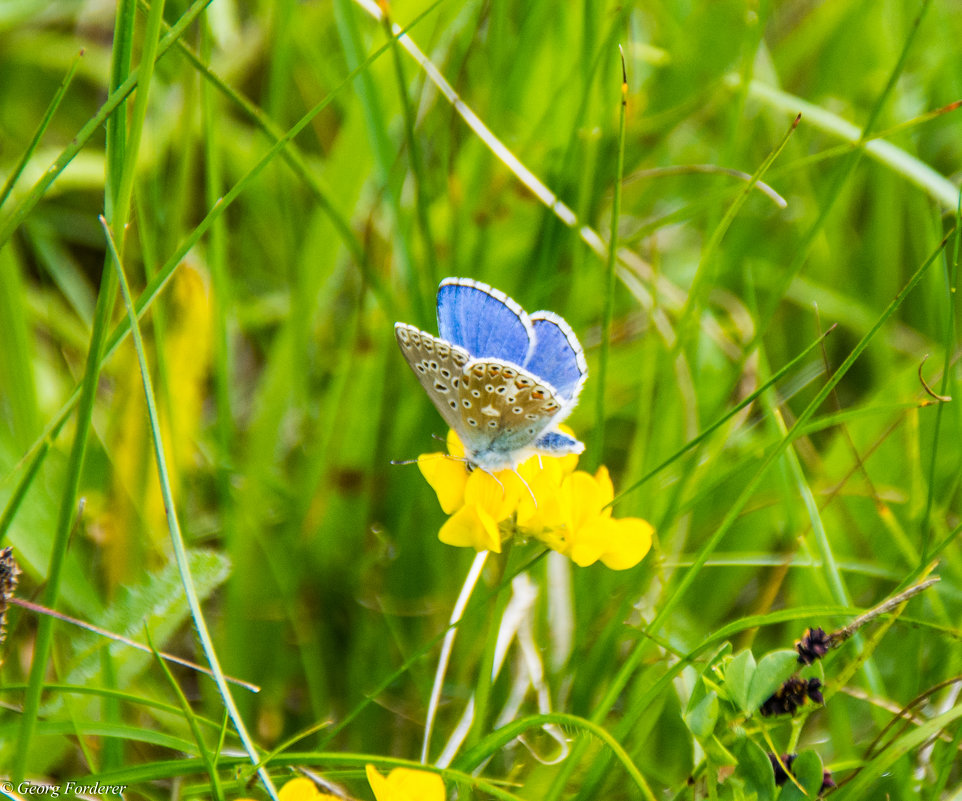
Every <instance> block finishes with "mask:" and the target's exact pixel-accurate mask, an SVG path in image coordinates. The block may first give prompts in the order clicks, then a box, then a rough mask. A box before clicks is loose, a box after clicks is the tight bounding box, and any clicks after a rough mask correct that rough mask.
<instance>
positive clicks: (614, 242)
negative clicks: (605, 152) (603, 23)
mask: <svg viewBox="0 0 962 801" xmlns="http://www.w3.org/2000/svg"><path fill="white" fill-rule="evenodd" d="M618 53H619V55H620V56H621V105H620V108H619V110H618V163H617V167H616V168H615V188H614V198H613V200H612V204H611V228H610V231H609V235H608V259H607V265H606V280H605V309H604V316H603V317H602V320H601V352H600V354H599V358H598V384H597V390H596V395H595V398H596V404H595V431H594V435H593V439H594V444H595V448H594V459H593V462H594V465H595V467H598V465H600V464H601V462H602V453H603V451H604V446H605V387H606V386H607V383H608V355H609V351H610V349H611V321H612V318H613V317H614V308H615V265H616V264H617V262H618V220H619V219H620V217H621V191H622V187H621V184H622V179H623V177H624V174H625V135H626V134H625V130H626V128H627V121H626V118H627V115H628V70H627V67H625V53H624V51H623V50H622V49H621V45H619V46H618Z"/></svg>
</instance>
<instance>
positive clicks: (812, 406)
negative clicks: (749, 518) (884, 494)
mask: <svg viewBox="0 0 962 801" xmlns="http://www.w3.org/2000/svg"><path fill="white" fill-rule="evenodd" d="M952 233H954V229H953V231H951V232H950V233H949V234H948V235H947V236H946V237H945V238H944V239H943V240H942V241H941V242H940V243H939V245H938V247H937V248H936V249H935V250H934V252H933V253H932V254H931V255H930V256H929V257H928V258H927V259H926V260H925V261H924V262H923V263H922V265H921V266H920V267H919V268H918V269H917V270H916V271H915V273H914V274H913V275H912V277H911V278H910V279H909V280H908V282H907V283H906V284H905V286H904V287H903V288H902V291H900V292H899V294H898V295H897V296H896V297H895V298H894V299H893V300H892V302H891V303H889V305H888V306H887V307H886V308H885V310H884V311H883V312H882V314H881V315H880V316H879V318H878V319H877V320H876V322H875V324H874V325H873V326H872V328H871V329H870V330H869V331H868V332H867V333H866V334H865V336H863V337H862V339H861V340H859V342H858V344H856V346H855V347H854V348H853V349H852V351H851V352H850V353H849V355H848V356H847V357H846V358H845V360H844V361H843V362H842V364H841V365H840V366H839V368H838V370H837V371H836V372H835V373H834V375H832V376H831V377H830V378H829V379H828V381H826V383H825V385H824V386H823V387H822V389H821V390H819V392H818V393H817V394H816V396H815V398H814V399H813V400H812V401H811V402H810V403H809V405H808V406H806V407H805V409H804V410H803V411H802V412H801V414H799V416H798V419H797V420H796V421H795V423H794V425H793V426H792V427H791V429H790V430H789V431H788V434H787V435H786V436H785V437H783V438H782V439H781V440H780V441H779V443H778V444H777V445H776V446H775V447H774V448H773V449H772V450H770V451H769V453H768V454H767V456H765V458H764V459H763V460H762V461H761V464H760V465H759V467H758V469H757V470H756V471H755V473H754V474H753V475H752V477H751V478H750V479H749V480H748V482H747V483H746V485H745V487H744V488H743V489H742V491H741V492H740V493H739V495H738V497H737V498H736V499H735V500H734V501H733V502H732V504H731V505H730V506H729V508H728V512H727V513H726V514H725V517H724V518H723V519H722V521H721V522H720V523H719V524H718V526H717V527H716V529H715V531H714V532H713V533H712V535H711V536H710V537H709V539H708V541H707V542H706V543H705V544H704V545H703V546H702V547H701V549H700V550H699V551H698V555H697V557H696V558H695V561H694V562H693V563H692V566H691V568H689V570H688V571H687V572H686V573H685V575H684V577H683V578H682V579H681V581H680V582H679V583H678V585H677V586H676V587H675V589H674V590H673V591H672V592H671V593H670V594H669V595H668V597H667V598H666V599H665V601H664V602H663V603H662V605H661V608H660V609H659V610H658V612H657V614H656V615H655V617H654V618H653V619H652V621H651V623H650V624H649V625H648V627H647V629H648V630H649V631H651V632H653V633H657V632H658V631H659V630H660V628H661V626H662V625H663V624H664V623H665V621H666V620H667V619H668V618H669V617H670V615H671V613H672V612H673V611H674V610H675V608H676V607H677V606H678V604H679V603H680V602H681V599H682V597H684V594H685V593H686V592H687V590H688V589H689V588H690V587H691V585H692V584H693V583H694V581H695V579H696V578H697V576H698V575H699V573H700V572H701V570H702V568H703V567H704V566H705V563H706V562H707V561H708V557H709V556H710V555H711V554H712V553H714V551H715V549H716V548H717V547H718V544H719V543H720V542H721V540H722V539H723V538H724V536H725V535H726V534H727V533H728V531H729V529H731V527H732V526H733V525H734V523H735V521H736V520H737V519H738V517H739V516H740V515H741V513H742V510H743V509H744V507H745V505H746V504H747V503H748V501H749V500H750V498H751V497H752V495H753V494H754V492H755V490H756V489H757V488H758V486H759V484H760V483H761V481H762V479H763V478H764V476H765V475H766V474H767V472H768V470H769V468H770V467H771V465H772V464H773V463H774V462H775V460H776V459H777V458H779V457H780V456H781V455H782V454H783V453H784V452H785V450H786V449H787V448H788V447H789V446H790V445H791V443H792V442H794V441H795V439H797V437H798V434H799V431H800V430H801V429H802V427H803V426H804V425H805V423H806V422H807V421H808V419H809V418H810V417H811V416H812V415H813V414H814V413H815V411H816V410H817V409H818V408H819V407H820V406H821V405H822V403H824V401H825V399H826V398H827V397H828V396H829V394H830V393H831V391H832V389H834V387H835V386H836V385H837V384H838V382H839V381H841V380H842V377H843V376H844V375H845V374H846V373H847V372H848V370H849V369H850V368H851V366H852V365H853V364H854V363H855V360H856V359H858V357H859V356H861V354H862V353H863V352H864V351H865V349H866V348H867V347H868V345H869V344H870V343H871V341H872V339H873V338H874V337H875V334H876V333H877V332H878V331H879V329H880V328H881V327H882V325H884V324H885V322H886V321H887V320H888V319H889V317H891V316H892V315H893V314H894V313H895V311H896V309H898V307H899V306H900V305H901V304H902V301H903V300H905V297H906V296H907V295H908V294H909V293H910V292H911V291H912V290H913V289H914V288H915V287H916V286H917V285H918V283H919V282H920V281H921V280H922V278H923V276H924V275H925V274H926V272H927V271H928V268H929V267H930V266H931V265H932V264H933V263H934V262H935V261H936V259H937V258H938V257H939V254H940V253H941V252H942V250H943V248H945V245H946V243H947V242H948V239H949V237H950V236H951V235H952ZM647 647H648V642H647V641H646V640H642V641H641V642H640V643H638V644H637V645H636V646H635V647H634V649H633V650H632V652H631V654H630V655H629V656H628V658H627V659H626V660H625V662H624V663H623V664H622V666H621V668H620V669H619V670H618V673H617V674H616V675H615V677H614V678H613V679H612V682H611V684H610V685H609V686H608V688H607V689H606V691H605V694H604V696H603V697H602V698H601V700H600V701H599V702H598V704H597V706H596V708H595V712H594V713H593V714H592V717H591V719H592V720H593V721H595V722H598V723H600V722H601V721H603V720H604V719H605V717H606V716H607V715H608V713H609V712H610V711H611V709H612V707H613V706H614V704H615V702H616V701H617V700H618V698H619V697H620V695H621V693H622V691H623V690H624V688H625V686H626V685H627V683H628V681H629V679H630V677H631V676H632V675H633V674H634V672H635V670H636V669H637V668H638V665H639V664H640V663H641V660H642V659H643V657H644V655H645V653H646V651H647ZM641 711H642V710H641V709H639V708H638V707H635V708H634V709H633V712H634V715H627V716H625V717H624V718H623V720H622V722H621V723H620V724H619V725H618V727H617V731H618V732H619V733H621V734H624V733H625V731H626V729H627V728H630V726H631V725H633V723H634V720H635V715H636V714H640V712H641ZM584 749H585V747H584V745H583V744H582V745H581V747H576V748H575V749H574V752H573V753H572V755H571V757H570V758H569V760H568V762H567V763H566V764H565V765H564V767H563V768H562V769H561V770H560V771H559V773H558V775H557V776H556V777H555V781H554V783H553V784H552V786H551V789H550V791H549V792H548V794H547V795H546V796H545V801H556V800H557V799H558V798H560V795H561V793H562V792H563V791H564V788H565V786H566V784H567V781H568V779H569V777H570V776H571V772H572V771H573V770H574V769H575V767H576V766H577V765H578V764H579V763H580V761H581V758H582V757H583V756H584ZM606 764H607V760H605V759H602V760H598V761H597V762H596V763H595V765H594V766H593V767H592V768H591V769H590V771H589V774H588V777H587V779H586V780H585V781H584V782H583V784H582V791H581V792H580V793H579V798H588V797H590V794H591V793H592V792H594V791H595V789H596V786H597V783H598V782H599V781H600V780H601V779H602V777H603V775H604V771H605V769H606Z"/></svg>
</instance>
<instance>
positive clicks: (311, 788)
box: [237, 776, 337, 801]
mask: <svg viewBox="0 0 962 801" xmlns="http://www.w3.org/2000/svg"><path fill="white" fill-rule="evenodd" d="M277 798H278V801H324V799H326V798H334V799H336V798H337V796H333V795H330V794H329V793H322V792H321V791H320V790H318V789H317V785H316V784H314V782H312V781H311V780H310V779H308V778H306V777H304V776H299V777H297V778H296V779H291V780H290V781H289V782H287V783H286V784H285V785H284V786H283V787H281V789H280V790H278V791H277ZM237 801H253V800H252V799H250V798H239V799H238V800H237Z"/></svg>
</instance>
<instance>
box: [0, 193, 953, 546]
mask: <svg viewBox="0 0 962 801" xmlns="http://www.w3.org/2000/svg"><path fill="white" fill-rule="evenodd" d="M955 229H956V234H955V247H954V248H953V252H952V258H951V259H950V260H949V264H948V265H947V266H946V287H945V289H946V297H945V300H946V306H947V314H946V320H945V332H944V337H943V349H944V350H945V358H944V360H943V364H942V386H941V389H940V390H939V394H940V395H941V396H942V397H947V396H948V395H949V381H950V380H951V375H952V354H953V352H954V350H955V299H956V297H957V289H958V286H959V249H960V242H962V192H959V201H958V204H957V205H956V210H955ZM944 406H945V404H944V403H941V402H940V403H939V404H938V408H937V409H936V410H935V425H934V426H933V431H932V456H931V459H930V460H929V476H928V485H929V487H928V492H927V493H926V496H925V511H924V512H923V514H922V522H921V529H922V530H921V532H920V534H921V537H922V548H921V551H922V552H921V554H920V557H919V562H920V563H921V564H925V563H926V562H927V561H928V551H929V541H930V539H931V536H932V533H931V531H930V530H929V528H930V525H931V520H932V505H933V503H934V502H935V463H936V458H937V456H938V453H939V443H940V442H941V432H942V415H943V411H944V408H943V407H944ZM2 533H3V532H2V530H0V536H2Z"/></svg>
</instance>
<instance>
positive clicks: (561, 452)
mask: <svg viewBox="0 0 962 801" xmlns="http://www.w3.org/2000/svg"><path fill="white" fill-rule="evenodd" d="M534 447H535V449H536V450H537V451H538V452H539V453H543V454H545V455H546V456H565V455H567V454H569V453H583V452H584V449H585V444H584V443H583V442H581V441H580V440H577V439H575V438H574V437H571V436H569V435H568V434H565V433H564V432H562V431H557V430H555V429H552V430H551V431H546V432H545V433H544V434H542V435H541V436H540V437H538V439H537V440H535V443H534Z"/></svg>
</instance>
